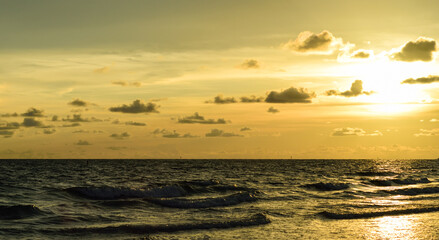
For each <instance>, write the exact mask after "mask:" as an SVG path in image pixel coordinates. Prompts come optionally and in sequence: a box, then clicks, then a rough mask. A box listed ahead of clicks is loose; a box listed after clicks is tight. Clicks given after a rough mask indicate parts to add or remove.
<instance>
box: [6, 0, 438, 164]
mask: <svg viewBox="0 0 439 240" xmlns="http://www.w3.org/2000/svg"><path fill="white" fill-rule="evenodd" d="M0 3H1V6H2V7H1V8H0V32H1V37H0V157H1V158H180V157H182V158H392V159H393V158H437V157H438V156H439V141H438V140H439V105H438V103H439V101H438V100H439V64H438V61H439V60H438V55H439V53H438V48H439V46H438V43H437V39H439V31H438V30H439V15H438V14H437V9H439V2H437V1H433V0H432V1H427V0H421V1H408V0H397V1H396V0H388V1H374V0H372V1H347V0H335V1H323V0H317V1H254V0H253V1H176V0H174V1H170V0H169V1H168V0H161V1H134V0H130V1H112V0H105V1H104V0H102V1H101V0H99V1H98V0H93V1H90V0H88V1H82V0H78V1H54V0H52V1H47V0H42V1H3V0H0Z"/></svg>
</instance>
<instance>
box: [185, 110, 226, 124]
mask: <svg viewBox="0 0 439 240" xmlns="http://www.w3.org/2000/svg"><path fill="white" fill-rule="evenodd" d="M177 122H178V123H201V124H226V123H227V122H226V120H224V118H218V119H217V120H215V119H205V118H204V117H203V116H201V115H200V114H198V112H196V113H194V115H192V116H187V117H183V118H179V119H178V121H177Z"/></svg>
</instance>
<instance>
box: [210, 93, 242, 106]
mask: <svg viewBox="0 0 439 240" xmlns="http://www.w3.org/2000/svg"><path fill="white" fill-rule="evenodd" d="M236 102H237V101H236V99H235V98H234V97H223V96H222V95H218V96H216V97H215V98H213V103H216V104H227V103H236Z"/></svg>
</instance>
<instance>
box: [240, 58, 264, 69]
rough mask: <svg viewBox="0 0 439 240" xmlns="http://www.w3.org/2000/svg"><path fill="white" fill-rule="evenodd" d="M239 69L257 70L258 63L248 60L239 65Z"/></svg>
mask: <svg viewBox="0 0 439 240" xmlns="http://www.w3.org/2000/svg"><path fill="white" fill-rule="evenodd" d="M240 67H241V68H243V69H252V68H253V69H258V68H260V65H259V62H258V61H257V60H254V59H248V60H245V61H244V62H243V63H242V64H241V65H240Z"/></svg>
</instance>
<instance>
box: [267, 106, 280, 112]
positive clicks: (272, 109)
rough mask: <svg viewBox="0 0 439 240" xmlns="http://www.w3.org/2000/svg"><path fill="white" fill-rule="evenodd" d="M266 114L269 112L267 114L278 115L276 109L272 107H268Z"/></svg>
mask: <svg viewBox="0 0 439 240" xmlns="http://www.w3.org/2000/svg"><path fill="white" fill-rule="evenodd" d="M267 112H269V113H278V112H279V110H278V109H276V108H274V107H270V108H269V109H268V110H267Z"/></svg>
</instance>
